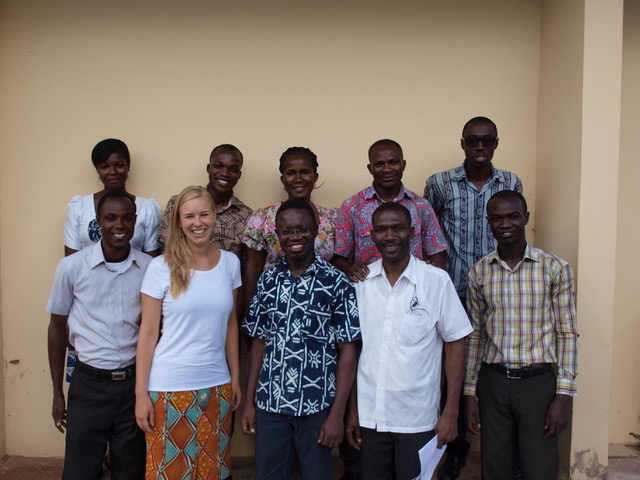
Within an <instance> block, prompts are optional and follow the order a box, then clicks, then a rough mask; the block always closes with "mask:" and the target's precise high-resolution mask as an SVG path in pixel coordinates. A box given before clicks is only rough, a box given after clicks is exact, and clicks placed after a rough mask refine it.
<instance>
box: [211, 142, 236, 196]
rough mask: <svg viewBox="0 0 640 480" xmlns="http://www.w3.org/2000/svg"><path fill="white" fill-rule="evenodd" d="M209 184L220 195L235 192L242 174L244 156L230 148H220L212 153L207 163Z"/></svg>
mask: <svg viewBox="0 0 640 480" xmlns="http://www.w3.org/2000/svg"><path fill="white" fill-rule="evenodd" d="M207 173H208V174H209V185H210V186H211V188H212V189H213V190H214V191H215V192H217V193H219V194H220V195H226V194H230V193H232V192H233V187H235V186H236V184H237V183H238V180H240V176H241V175H242V157H241V156H240V154H239V153H238V152H237V151H235V150H233V149H230V148H220V149H218V150H216V151H215V152H213V153H212V154H211V158H210V159H209V164H208V165H207Z"/></svg>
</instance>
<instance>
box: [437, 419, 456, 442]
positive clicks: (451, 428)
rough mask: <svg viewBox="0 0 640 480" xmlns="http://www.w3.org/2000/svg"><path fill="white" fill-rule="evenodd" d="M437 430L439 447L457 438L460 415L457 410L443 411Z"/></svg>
mask: <svg viewBox="0 0 640 480" xmlns="http://www.w3.org/2000/svg"><path fill="white" fill-rule="evenodd" d="M435 432H436V435H438V448H442V446H443V445H446V444H447V443H449V442H451V441H453V440H455V438H456V437H457V436H458V415H457V414H456V413H455V412H453V413H448V412H443V413H442V415H441V416H440V419H439V420H438V423H436V428H435Z"/></svg>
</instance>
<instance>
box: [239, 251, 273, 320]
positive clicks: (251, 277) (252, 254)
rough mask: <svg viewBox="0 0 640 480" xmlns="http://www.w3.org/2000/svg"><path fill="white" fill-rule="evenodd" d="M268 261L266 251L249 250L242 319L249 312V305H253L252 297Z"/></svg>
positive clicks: (243, 287) (245, 271) (244, 275)
mask: <svg viewBox="0 0 640 480" xmlns="http://www.w3.org/2000/svg"><path fill="white" fill-rule="evenodd" d="M266 261H267V252H266V251H264V250H254V249H253V248H247V264H246V265H245V267H244V272H243V275H242V277H243V282H244V283H243V285H242V308H241V312H240V313H241V314H242V318H244V317H245V315H246V314H247V311H248V310H249V304H250V303H251V297H253V292H255V290H256V285H257V284H258V278H260V274H261V273H262V271H263V270H264V264H265V263H266Z"/></svg>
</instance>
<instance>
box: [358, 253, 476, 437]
mask: <svg viewBox="0 0 640 480" xmlns="http://www.w3.org/2000/svg"><path fill="white" fill-rule="evenodd" d="M355 286H356V293H357V298H358V309H359V311H360V328H361V331H362V353H361V355H360V361H359V364H358V373H357V382H358V413H359V418H360V425H361V426H363V427H366V428H371V429H377V430H378V431H382V432H394V433H417V432H426V431H429V430H432V429H433V428H434V427H435V425H436V423H437V421H438V417H439V407H440V370H441V359H442V346H443V342H453V341H455V340H459V339H461V338H463V337H465V336H467V335H468V334H469V333H471V331H472V328H471V325H470V323H469V319H468V318H467V315H466V312H465V311H464V308H463V307H462V304H461V303H460V300H459V298H458V295H457V293H456V291H455V288H454V287H453V284H452V283H451V280H450V278H449V275H448V274H447V272H446V271H444V270H441V269H439V268H436V267H433V266H431V265H427V264H426V263H425V262H423V261H421V260H418V259H417V258H415V257H413V256H411V259H410V261H409V264H408V266H407V268H406V269H405V271H404V272H403V273H402V275H401V276H400V278H399V279H398V281H397V282H396V283H395V285H394V286H393V287H392V286H391V284H390V283H389V281H388V280H387V276H386V274H385V271H384V268H383V266H382V260H378V261H376V262H375V263H372V264H371V265H369V275H368V277H367V279H366V280H365V281H364V282H358V283H356V285H355Z"/></svg>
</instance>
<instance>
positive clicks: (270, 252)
mask: <svg viewBox="0 0 640 480" xmlns="http://www.w3.org/2000/svg"><path fill="white" fill-rule="evenodd" d="M280 173H281V176H280V181H281V182H282V184H283V185H284V189H285V191H286V192H287V195H288V198H289V199H293V198H295V199H297V200H304V201H306V202H309V203H311V206H312V207H313V209H314V211H315V212H316V220H317V221H318V236H317V237H316V239H315V251H316V255H318V256H320V257H322V258H323V259H325V260H327V261H329V260H331V257H332V256H333V244H334V240H335V231H334V228H333V225H334V223H335V221H336V218H337V209H335V208H325V207H321V206H320V205H315V204H314V203H312V202H311V192H313V189H314V188H315V185H316V182H317V181H318V158H317V157H316V154H315V153H313V152H312V151H311V150H309V149H308V148H305V147H291V148H288V149H287V150H286V151H285V152H284V153H283V154H282V156H281V157H280ZM280 203H281V202H278V203H276V204H275V205H270V206H268V207H266V208H260V209H258V210H256V211H255V212H253V214H252V215H251V217H250V218H249V221H248V222H247V228H246V229H245V231H244V235H243V237H242V242H243V243H244V244H245V245H246V246H247V247H249V248H248V252H249V254H248V258H247V264H246V267H245V272H244V280H243V282H244V285H245V288H244V292H243V300H244V302H243V303H246V304H248V302H249V300H251V295H253V290H254V289H255V286H256V283H257V281H258V277H259V276H260V274H261V273H262V272H263V270H266V269H267V268H270V267H273V266H274V265H275V264H276V263H278V262H279V261H280V259H282V258H283V257H284V254H283V253H282V250H281V249H280V244H279V243H278V237H277V236H276V212H277V211H278V207H280Z"/></svg>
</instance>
